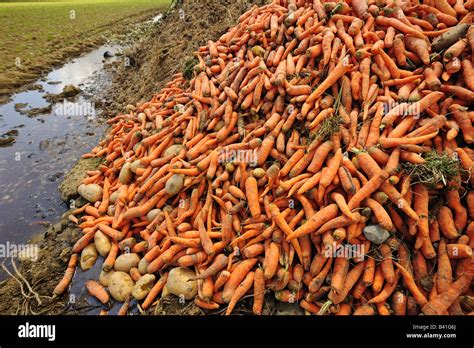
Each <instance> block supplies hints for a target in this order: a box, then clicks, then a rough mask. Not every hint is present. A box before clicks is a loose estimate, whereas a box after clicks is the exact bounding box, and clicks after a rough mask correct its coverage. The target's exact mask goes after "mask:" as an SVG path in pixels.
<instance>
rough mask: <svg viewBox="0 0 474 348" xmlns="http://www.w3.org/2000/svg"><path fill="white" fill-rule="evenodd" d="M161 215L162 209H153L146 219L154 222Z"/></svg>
mask: <svg viewBox="0 0 474 348" xmlns="http://www.w3.org/2000/svg"><path fill="white" fill-rule="evenodd" d="M159 214H161V209H152V210H150V211H149V212H148V214H146V219H147V220H148V221H153V220H154V219H155V218H156V217H157V216H158V215H159Z"/></svg>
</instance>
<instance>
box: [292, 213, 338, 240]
mask: <svg viewBox="0 0 474 348" xmlns="http://www.w3.org/2000/svg"><path fill="white" fill-rule="evenodd" d="M337 213H338V207H337V205H336V204H330V205H328V206H326V207H324V208H323V209H321V210H320V211H318V212H317V213H315V214H314V215H313V216H311V218H310V219H309V220H308V221H307V222H306V223H305V224H303V225H302V226H300V227H299V228H297V229H296V230H295V231H294V232H293V233H292V234H290V235H288V236H287V238H286V240H287V241H290V240H292V239H294V238H298V237H301V236H302V235H304V234H309V233H311V232H314V231H315V230H317V229H318V228H319V227H320V226H322V225H323V224H324V223H326V222H328V221H329V220H331V219H333V218H335V217H336V216H337Z"/></svg>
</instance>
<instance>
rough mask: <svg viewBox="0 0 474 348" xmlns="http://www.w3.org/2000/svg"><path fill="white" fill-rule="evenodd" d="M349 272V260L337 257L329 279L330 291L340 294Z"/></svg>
mask: <svg viewBox="0 0 474 348" xmlns="http://www.w3.org/2000/svg"><path fill="white" fill-rule="evenodd" d="M348 270H349V259H348V258H345V257H337V258H336V260H335V261H334V267H333V271H332V277H331V289H332V290H333V291H334V292H336V293H340V292H341V291H342V289H343V286H344V281H345V278H346V276H347V272H348Z"/></svg>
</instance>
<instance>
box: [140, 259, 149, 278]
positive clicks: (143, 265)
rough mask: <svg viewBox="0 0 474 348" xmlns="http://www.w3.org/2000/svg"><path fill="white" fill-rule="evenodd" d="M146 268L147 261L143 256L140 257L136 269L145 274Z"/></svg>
mask: <svg viewBox="0 0 474 348" xmlns="http://www.w3.org/2000/svg"><path fill="white" fill-rule="evenodd" d="M147 268H148V261H147V260H146V259H145V258H142V259H141V260H140V262H139V263H138V271H139V272H140V274H145V273H146V270H147Z"/></svg>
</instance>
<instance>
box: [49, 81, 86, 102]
mask: <svg viewBox="0 0 474 348" xmlns="http://www.w3.org/2000/svg"><path fill="white" fill-rule="evenodd" d="M81 92H82V90H81V89H80V88H79V87H77V86H74V85H66V86H64V88H63V91H62V92H61V93H57V94H53V93H46V94H45V96H44V97H43V98H44V99H46V100H47V101H48V102H49V103H59V102H62V101H63V100H64V99H67V98H73V97H75V96H76V95H78V94H79V93H81Z"/></svg>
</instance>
